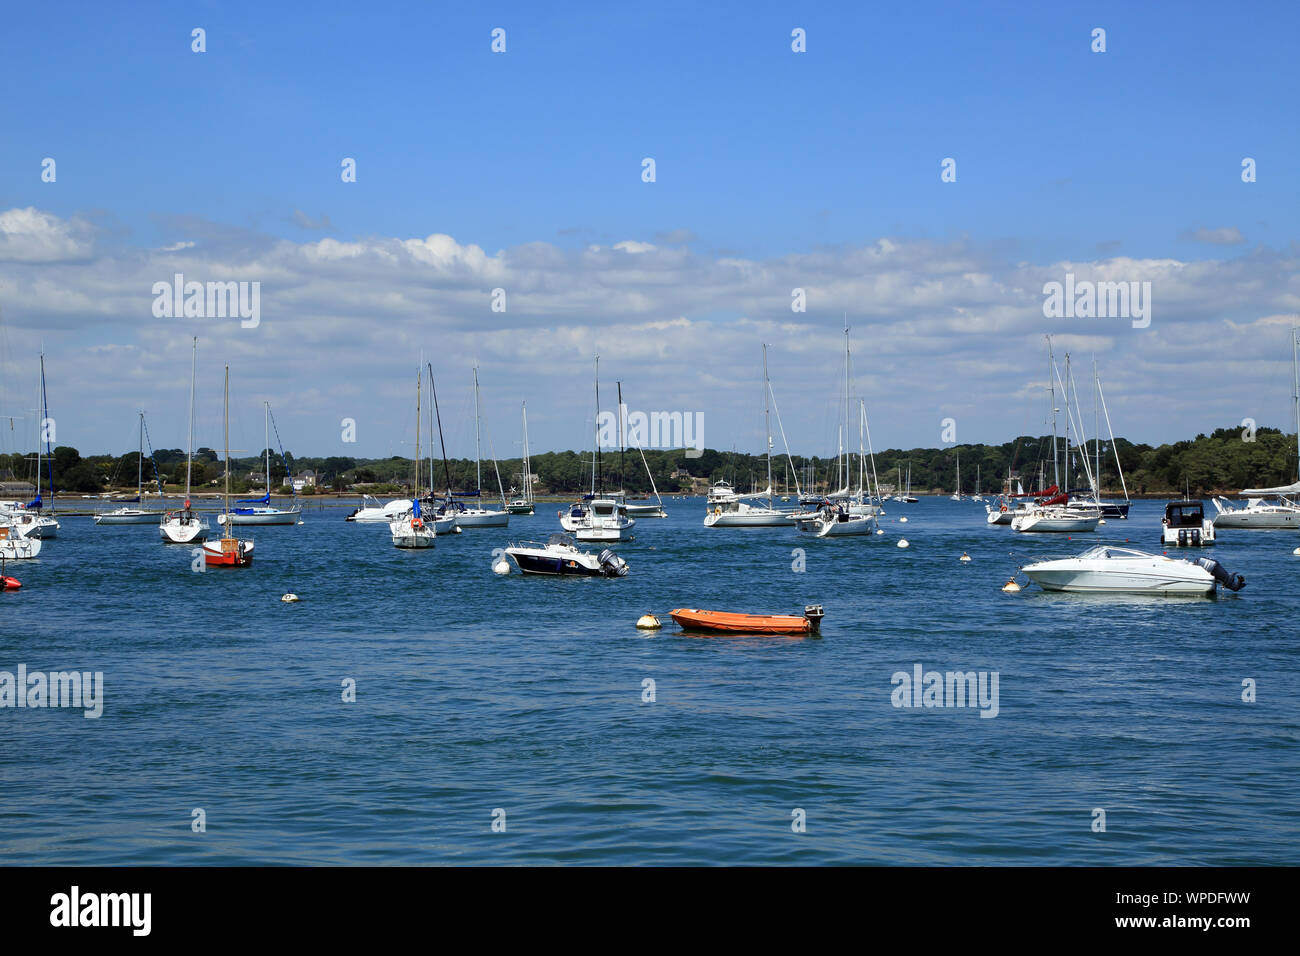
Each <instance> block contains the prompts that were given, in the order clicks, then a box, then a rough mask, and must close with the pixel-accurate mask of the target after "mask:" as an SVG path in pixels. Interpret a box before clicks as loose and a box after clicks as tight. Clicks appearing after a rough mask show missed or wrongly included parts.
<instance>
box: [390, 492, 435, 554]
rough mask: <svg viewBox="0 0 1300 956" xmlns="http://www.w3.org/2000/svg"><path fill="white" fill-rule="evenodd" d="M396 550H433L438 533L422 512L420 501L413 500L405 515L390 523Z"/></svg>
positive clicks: (417, 499)
mask: <svg viewBox="0 0 1300 956" xmlns="http://www.w3.org/2000/svg"><path fill="white" fill-rule="evenodd" d="M388 532H389V534H391V535H392V538H393V547H395V548H408V549H411V548H432V547H433V542H434V539H435V538H436V537H437V535H438V532H437V530H436V529H435V528H434V526H433V524H432V523H430V522H426V521H425V520H424V517H423V516H422V514H421V512H420V499H419V498H412V499H411V500H410V503H409V507H408V509H407V511H406V512H405V513H404V514H401V515H399V516H398V517H396V518H394V519H393V520H392V521H390V522H389V523H388Z"/></svg>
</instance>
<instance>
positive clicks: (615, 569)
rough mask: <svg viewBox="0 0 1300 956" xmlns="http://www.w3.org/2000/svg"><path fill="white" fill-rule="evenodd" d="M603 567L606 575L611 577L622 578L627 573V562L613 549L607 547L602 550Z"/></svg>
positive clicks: (600, 559)
mask: <svg viewBox="0 0 1300 956" xmlns="http://www.w3.org/2000/svg"><path fill="white" fill-rule="evenodd" d="M598 560H599V561H600V566H601V568H603V569H604V571H605V576H606V577H609V578H621V577H623V576H624V575H626V574H627V562H626V561H624V560H623V559H622V558H620V557H619V556H618V555H617V554H615V553H614V552H613V551H611V550H609V548H606V549H605V550H603V551H601V552H600V556H599V559H598Z"/></svg>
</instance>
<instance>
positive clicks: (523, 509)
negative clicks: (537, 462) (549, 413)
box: [506, 402, 533, 515]
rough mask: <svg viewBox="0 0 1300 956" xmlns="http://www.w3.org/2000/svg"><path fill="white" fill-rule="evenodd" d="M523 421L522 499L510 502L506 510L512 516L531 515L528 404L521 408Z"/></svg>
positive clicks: (531, 484) (531, 478)
mask: <svg viewBox="0 0 1300 956" xmlns="http://www.w3.org/2000/svg"><path fill="white" fill-rule="evenodd" d="M522 415H523V420H524V474H523V486H524V493H523V496H522V497H519V498H516V499H515V500H514V501H512V502H510V504H509V505H508V506H507V508H506V510H507V511H509V512H510V513H511V514H512V515H530V514H532V513H533V475H532V471H531V470H530V469H531V465H530V464H529V462H528V403H527V402H524V403H523V407H522Z"/></svg>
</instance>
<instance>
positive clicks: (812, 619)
mask: <svg viewBox="0 0 1300 956" xmlns="http://www.w3.org/2000/svg"><path fill="white" fill-rule="evenodd" d="M803 616H804V617H806V618H807V619H808V624H809V625H810V626H811V627H812V629H813V631H814V633H820V632H821V629H822V618H823V617H825V616H826V612H825V611H823V610H822V606H821V605H820V604H807V605H804V609H803Z"/></svg>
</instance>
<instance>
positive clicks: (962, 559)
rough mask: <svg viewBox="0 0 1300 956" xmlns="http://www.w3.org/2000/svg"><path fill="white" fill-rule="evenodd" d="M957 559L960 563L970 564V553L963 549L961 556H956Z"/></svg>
mask: <svg viewBox="0 0 1300 956" xmlns="http://www.w3.org/2000/svg"><path fill="white" fill-rule="evenodd" d="M957 560H958V561H960V562H961V563H962V564H970V555H969V554H967V553H966V552H965V551H963V552H962V553H961V557H960V558H958V559H957Z"/></svg>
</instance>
